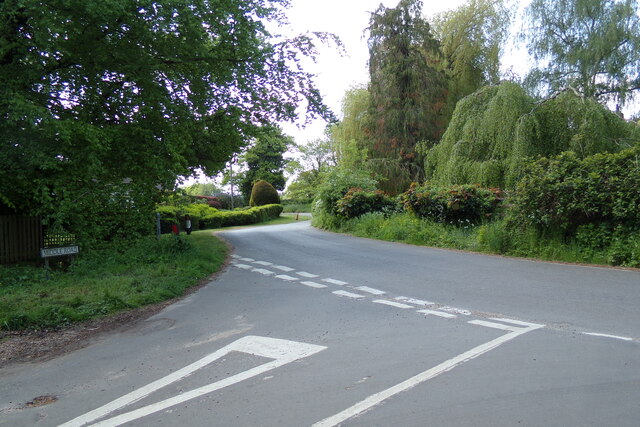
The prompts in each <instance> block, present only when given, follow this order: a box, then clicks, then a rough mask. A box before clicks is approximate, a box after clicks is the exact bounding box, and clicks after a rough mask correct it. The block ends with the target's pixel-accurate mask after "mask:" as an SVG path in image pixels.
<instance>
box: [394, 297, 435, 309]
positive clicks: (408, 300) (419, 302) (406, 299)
mask: <svg viewBox="0 0 640 427" xmlns="http://www.w3.org/2000/svg"><path fill="white" fill-rule="evenodd" d="M395 299H396V300H397V301H402V302H406V303H409V304H415V305H421V306H423V307H426V306H428V305H436V303H435V302H431V301H425V300H421V299H415V298H409V297H396V298H395Z"/></svg>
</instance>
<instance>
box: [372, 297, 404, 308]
mask: <svg viewBox="0 0 640 427" xmlns="http://www.w3.org/2000/svg"><path fill="white" fill-rule="evenodd" d="M373 302H374V303H376V304H384V305H389V306H391V307H396V308H414V307H413V306H412V305H408V304H402V303H401V302H395V301H387V300H385V299H377V300H374V301H373Z"/></svg>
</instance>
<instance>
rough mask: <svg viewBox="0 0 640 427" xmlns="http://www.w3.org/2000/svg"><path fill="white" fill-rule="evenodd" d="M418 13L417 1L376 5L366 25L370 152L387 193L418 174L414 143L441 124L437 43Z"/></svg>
mask: <svg viewBox="0 0 640 427" xmlns="http://www.w3.org/2000/svg"><path fill="white" fill-rule="evenodd" d="M421 12H422V1H421V0H400V2H399V3H398V6H397V7H396V8H387V7H385V6H383V5H380V6H379V8H378V9H377V10H376V11H375V12H374V13H372V14H371V19H370V23H369V28H368V31H369V75H370V84H369V94H370V106H369V124H368V126H367V131H368V135H367V136H368V138H367V139H368V142H369V144H370V145H369V147H368V148H369V156H370V161H371V162H372V163H374V164H375V166H374V168H375V169H376V170H377V171H378V172H379V173H380V174H382V175H383V176H384V178H385V179H384V180H382V181H381V182H380V184H379V185H380V186H381V188H382V189H383V190H385V191H387V192H389V193H391V194H397V193H400V192H402V191H404V189H406V187H407V186H408V185H409V183H410V182H411V181H414V180H418V179H420V178H421V177H422V174H423V168H422V165H421V161H420V159H419V158H418V155H417V153H416V150H415V146H416V144H417V143H418V142H420V141H437V140H438V139H440V136H441V135H442V133H443V132H444V127H445V126H446V123H444V121H443V114H442V113H443V112H442V110H443V108H444V106H445V92H446V80H445V76H444V74H443V73H442V72H441V71H439V70H438V69H437V68H436V67H435V66H434V64H433V63H434V61H437V56H438V42H437V40H436V39H435V38H434V37H433V34H432V32H431V28H430V26H429V23H428V22H427V21H425V20H424V19H423V18H422V16H421Z"/></svg>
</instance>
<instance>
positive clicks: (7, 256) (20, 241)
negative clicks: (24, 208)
mask: <svg viewBox="0 0 640 427" xmlns="http://www.w3.org/2000/svg"><path fill="white" fill-rule="evenodd" d="M43 246H44V235H43V232H42V221H41V219H40V217H30V216H20V215H0V264H9V263H14V262H20V261H31V260H37V259H39V258H40V248H42V247H43Z"/></svg>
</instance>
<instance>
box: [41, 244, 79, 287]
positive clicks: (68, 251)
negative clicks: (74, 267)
mask: <svg viewBox="0 0 640 427" xmlns="http://www.w3.org/2000/svg"><path fill="white" fill-rule="evenodd" d="M78 252H80V248H79V247H78V246H63V247H59V248H40V257H41V258H44V267H45V269H46V270H47V279H49V258H53V257H60V256H73V255H76V254H77V253H78Z"/></svg>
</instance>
